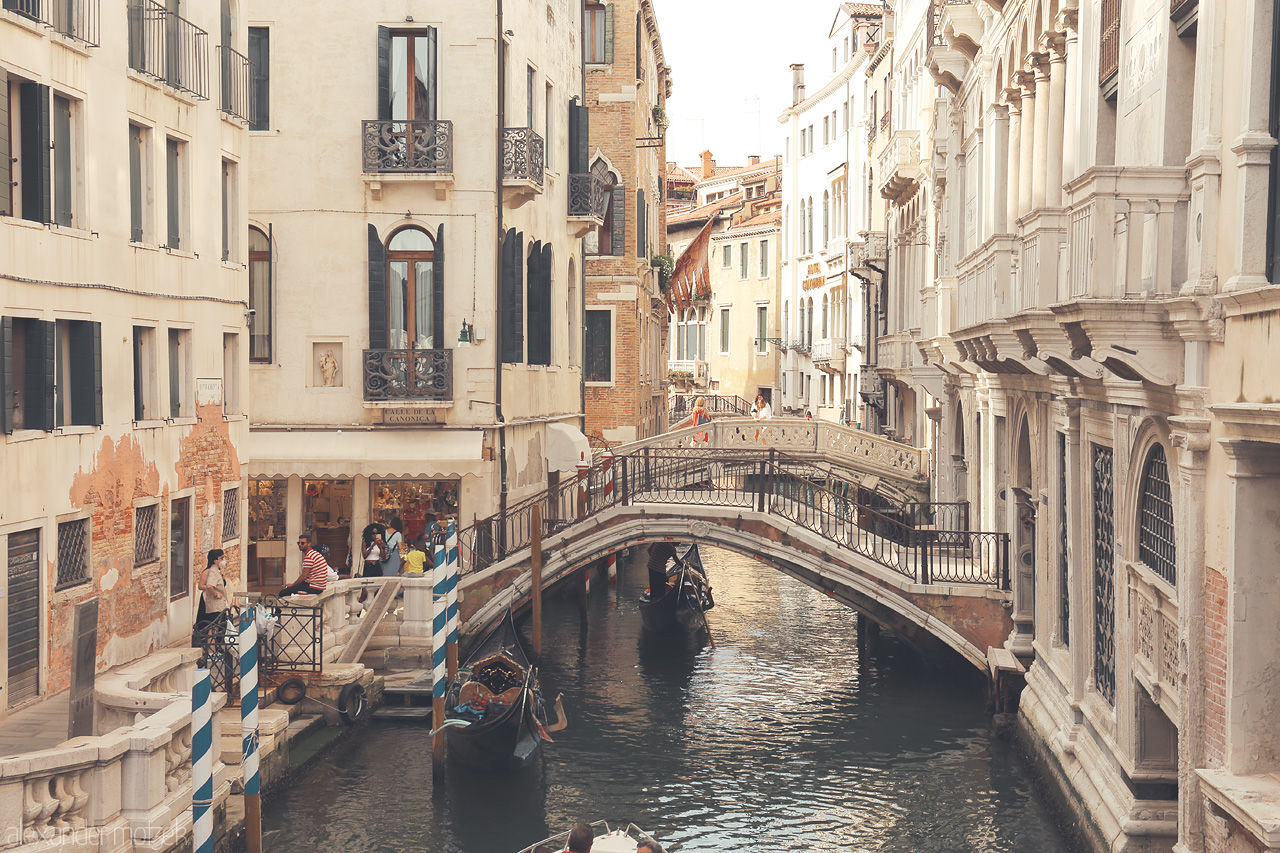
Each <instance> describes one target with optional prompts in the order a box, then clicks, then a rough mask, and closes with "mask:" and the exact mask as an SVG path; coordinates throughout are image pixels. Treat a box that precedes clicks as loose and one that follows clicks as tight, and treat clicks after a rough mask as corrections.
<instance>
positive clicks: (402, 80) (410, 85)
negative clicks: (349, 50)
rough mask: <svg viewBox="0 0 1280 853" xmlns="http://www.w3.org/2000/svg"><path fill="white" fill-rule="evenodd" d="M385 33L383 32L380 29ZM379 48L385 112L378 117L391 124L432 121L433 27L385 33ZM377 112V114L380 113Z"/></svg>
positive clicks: (434, 104)
mask: <svg viewBox="0 0 1280 853" xmlns="http://www.w3.org/2000/svg"><path fill="white" fill-rule="evenodd" d="M384 31H385V30H384ZM386 32H387V35H386V41H385V42H384V44H383V45H381V46H380V47H382V49H383V50H385V51H386V60H385V65H384V64H383V63H379V67H380V69H381V68H385V69H386V71H385V74H386V77H385V80H386V83H387V85H386V86H385V87H383V88H382V89H381V91H383V92H385V95H384V97H385V99H386V100H385V103H384V104H383V105H382V106H383V108H384V109H385V110H387V112H386V113H385V114H382V115H380V116H379V118H381V119H383V120H387V119H390V120H391V121H435V119H436V88H437V87H436V31H435V29H434V28H430V27H429V28H427V29H422V30H409V31H403V32H394V31H386ZM380 112H381V111H380Z"/></svg>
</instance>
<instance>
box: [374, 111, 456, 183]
mask: <svg viewBox="0 0 1280 853" xmlns="http://www.w3.org/2000/svg"><path fill="white" fill-rule="evenodd" d="M363 128H364V130H363V133H362V134H361V136H362V138H363V147H364V170H365V171H366V172H417V173H421V174H427V175H451V174H453V122H451V121H366V122H364V123H363Z"/></svg>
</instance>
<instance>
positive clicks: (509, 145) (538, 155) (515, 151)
mask: <svg viewBox="0 0 1280 853" xmlns="http://www.w3.org/2000/svg"><path fill="white" fill-rule="evenodd" d="M546 162H547V159H546V143H545V142H544V141H543V139H542V137H541V136H539V135H538V134H537V133H535V132H534V130H533V128H531V127H508V128H506V129H505V130H503V131H502V178H503V180H507V181H530V182H532V183H534V184H537V185H538V186H539V187H541V186H542V181H543V177H544V171H545V168H546Z"/></svg>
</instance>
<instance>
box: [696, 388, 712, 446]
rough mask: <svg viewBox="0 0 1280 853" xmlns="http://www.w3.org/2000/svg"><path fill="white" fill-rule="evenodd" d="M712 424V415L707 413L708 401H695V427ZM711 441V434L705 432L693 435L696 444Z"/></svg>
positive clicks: (700, 399)
mask: <svg viewBox="0 0 1280 853" xmlns="http://www.w3.org/2000/svg"><path fill="white" fill-rule="evenodd" d="M709 423H711V414H710V413H709V412H708V411H707V401H706V398H705V397H699V398H698V399H696V400H694V401H693V425H694V426H702V425H703V424H709ZM709 441H711V433H709V432H707V431H706V430H703V431H702V432H695V433H694V434H693V442H694V444H706V443H708V442H709Z"/></svg>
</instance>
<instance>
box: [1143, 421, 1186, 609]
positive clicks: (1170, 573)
mask: <svg viewBox="0 0 1280 853" xmlns="http://www.w3.org/2000/svg"><path fill="white" fill-rule="evenodd" d="M1177 556H1178V554H1177V546H1176V545H1175V544H1174V537H1173V492H1172V490H1171V489H1170V487H1169V466H1168V464H1167V463H1166V462H1165V456H1164V447H1162V446H1161V445H1159V444H1157V445H1155V446H1153V447H1152V448H1151V451H1150V452H1149V453H1148V454H1147V461H1146V464H1145V465H1143V467H1142V500H1141V502H1140V504H1139V516H1138V559H1139V560H1141V561H1142V562H1143V563H1145V564H1146V566H1147V568H1149V569H1151V571H1153V572H1155V573H1156V574H1157V575H1159V576H1160V577H1161V578H1162V579H1163V580H1165V581H1167V582H1168V583H1169V584H1171V585H1174V586H1176V585H1177V578H1178V575H1177V571H1178V566H1177Z"/></svg>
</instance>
